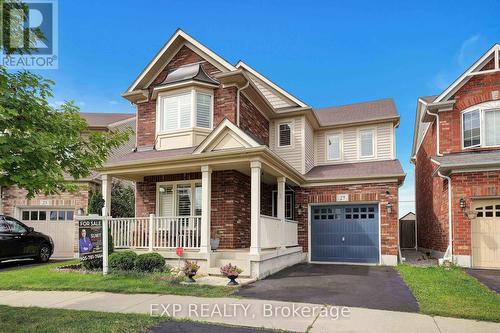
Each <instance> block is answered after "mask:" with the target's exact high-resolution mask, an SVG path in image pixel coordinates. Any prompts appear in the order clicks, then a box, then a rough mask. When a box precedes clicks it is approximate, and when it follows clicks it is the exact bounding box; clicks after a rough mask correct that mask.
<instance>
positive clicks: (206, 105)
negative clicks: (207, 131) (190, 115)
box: [196, 93, 212, 128]
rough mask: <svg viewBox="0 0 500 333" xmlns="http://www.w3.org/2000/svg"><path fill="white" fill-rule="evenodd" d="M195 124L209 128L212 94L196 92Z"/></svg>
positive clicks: (210, 125)
mask: <svg viewBox="0 0 500 333" xmlns="http://www.w3.org/2000/svg"><path fill="white" fill-rule="evenodd" d="M196 110H197V112H196V126H197V127H203V128H211V127H212V124H211V123H210V119H211V118H212V96H211V95H208V94H202V93H197V94H196Z"/></svg>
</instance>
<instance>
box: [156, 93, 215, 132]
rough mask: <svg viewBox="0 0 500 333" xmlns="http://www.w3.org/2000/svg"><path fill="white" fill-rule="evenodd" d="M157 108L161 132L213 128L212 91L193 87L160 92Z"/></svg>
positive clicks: (158, 125)
mask: <svg viewBox="0 0 500 333" xmlns="http://www.w3.org/2000/svg"><path fill="white" fill-rule="evenodd" d="M157 108H158V112H157V114H158V122H157V127H158V131H159V132H160V133H164V132H169V131H174V130H179V129H187V128H193V127H199V128H207V129H211V128H212V110H213V95H212V93H209V92H205V91H201V90H198V89H191V90H187V91H182V92H176V93H168V94H160V95H159V96H158V102H157Z"/></svg>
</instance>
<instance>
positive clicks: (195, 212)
mask: <svg viewBox="0 0 500 333" xmlns="http://www.w3.org/2000/svg"><path fill="white" fill-rule="evenodd" d="M157 198H158V199H157V214H158V216H160V217H161V216H200V215H201V183H198V182H189V181H187V182H174V183H159V184H158V186H157Z"/></svg>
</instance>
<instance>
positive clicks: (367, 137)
mask: <svg viewBox="0 0 500 333" xmlns="http://www.w3.org/2000/svg"><path fill="white" fill-rule="evenodd" d="M359 145H360V147H359V152H360V157H364V158H366V157H374V156H375V131H374V130H362V131H359Z"/></svg>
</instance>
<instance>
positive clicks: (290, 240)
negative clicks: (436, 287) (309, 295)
mask: <svg viewBox="0 0 500 333" xmlns="http://www.w3.org/2000/svg"><path fill="white" fill-rule="evenodd" d="M123 96H124V97H125V98H126V99H127V100H129V101H130V102H132V103H133V104H134V105H135V106H136V108H137V120H138V122H137V147H136V150H135V152H133V153H130V154H127V155H124V156H122V157H120V158H115V159H110V160H109V161H108V163H107V164H106V165H105V167H104V168H103V169H102V170H100V172H101V173H102V175H103V176H102V182H103V191H104V195H105V200H106V202H107V203H109V201H110V188H109V186H108V185H107V184H109V183H110V181H111V179H112V177H116V178H122V179H128V180H132V181H135V182H136V218H134V219H127V220H123V219H113V220H112V221H111V225H112V232H113V235H114V239H115V245H117V247H131V248H136V249H138V250H140V249H141V248H143V249H149V250H157V251H160V252H161V253H162V254H163V255H164V256H165V257H166V258H167V260H168V261H170V262H172V263H174V264H176V263H177V260H178V257H177V255H176V252H175V249H176V248H177V247H183V248H184V249H185V250H186V251H185V252H184V258H190V259H193V260H197V261H198V262H199V263H200V264H201V266H202V268H201V269H202V270H203V271H204V272H208V273H214V274H219V267H220V266H221V265H222V264H225V263H228V262H232V263H233V264H237V265H238V266H240V267H242V268H243V269H244V272H243V275H250V276H254V277H263V276H266V275H268V274H271V273H273V272H275V271H277V270H280V269H282V268H284V267H286V266H288V265H291V264H294V263H297V262H300V261H303V260H309V261H312V262H350V263H369V264H383V265H384V264H387V265H394V264H396V263H397V255H398V188H399V186H400V185H401V184H402V182H403V180H404V177H405V174H404V172H403V170H402V168H401V165H400V163H399V161H398V160H396V154H395V131H396V128H397V126H398V125H399V115H398V114H397V111H396V108H395V105H394V102H393V101H392V100H391V99H385V100H379V101H373V102H366V103H359V104H353V105H346V106H339V107H332V108H326V109H313V108H312V107H310V106H309V105H307V104H305V103H304V102H302V101H300V100H299V99H297V98H296V97H294V96H292V95H291V94H290V93H288V92H286V91H285V90H283V89H282V88H280V87H279V86H277V85H276V84H274V83H273V82H271V81H270V80H269V79H267V78H265V77H264V76H262V75H261V74H260V73H258V72H257V71H255V70H254V69H252V68H251V67H249V66H248V65H246V64H245V63H243V62H239V63H238V64H236V65H235V66H233V65H231V64H230V63H228V62H227V61H225V60H224V59H223V58H221V57H220V56H218V55H217V54H215V53H214V52H212V51H211V50H209V49H208V48H206V47H205V46H204V45H202V44H201V43H199V42H198V41H196V40H194V39H193V38H192V37H190V36H189V35H187V34H186V33H184V32H183V31H181V30H178V31H176V32H175V33H174V35H173V36H172V37H171V38H170V40H169V41H168V42H167V43H166V44H165V46H164V47H163V48H162V49H161V50H160V52H159V53H158V54H157V55H156V56H155V58H154V59H153V60H152V61H151V62H150V63H149V64H148V65H147V67H146V68H145V69H144V70H143V71H142V72H141V74H140V75H139V76H138V77H137V79H136V80H135V81H134V82H133V84H132V85H131V86H130V87H129V89H128V90H127V91H126V92H125V93H124V94H123ZM107 209H108V210H109V209H110V207H109V205H108V207H107ZM152 214H154V215H152ZM211 235H212V236H213V237H211ZM211 238H214V239H219V248H218V250H217V251H216V252H213V251H212V249H211V246H213V245H215V242H211Z"/></svg>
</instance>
